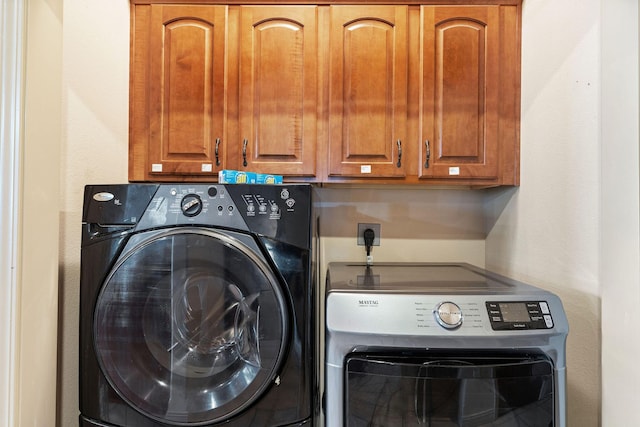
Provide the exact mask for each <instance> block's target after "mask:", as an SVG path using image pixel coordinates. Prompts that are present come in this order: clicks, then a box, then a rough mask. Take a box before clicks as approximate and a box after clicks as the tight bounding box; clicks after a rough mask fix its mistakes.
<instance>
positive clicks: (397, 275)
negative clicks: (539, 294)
mask: <svg viewBox="0 0 640 427" xmlns="http://www.w3.org/2000/svg"><path fill="white" fill-rule="evenodd" d="M525 290H526V291H529V292H531V291H536V290H538V289H537V288H534V287H532V286H530V285H527V284H525V283H522V282H518V281H515V280H512V279H509V278H507V277H503V276H500V275H497V274H495V273H491V272H489V271H486V270H483V269H481V268H478V267H475V266H473V265H470V264H466V263H379V264H375V263H374V264H373V265H371V266H367V265H365V264H363V263H337V262H336V263H330V264H329V267H328V277H327V292H328V293H330V292H349V293H368V294H370V293H409V294H434V295H435V294H487V295H489V294H511V293H517V292H522V291H525Z"/></svg>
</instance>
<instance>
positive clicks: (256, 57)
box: [129, 4, 318, 181]
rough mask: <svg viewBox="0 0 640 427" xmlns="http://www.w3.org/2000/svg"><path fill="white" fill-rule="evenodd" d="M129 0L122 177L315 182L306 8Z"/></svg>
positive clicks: (314, 84) (313, 35) (313, 42)
mask: <svg viewBox="0 0 640 427" xmlns="http://www.w3.org/2000/svg"><path fill="white" fill-rule="evenodd" d="M230 9H231V8H230V7H229V6H219V5H163V4H152V5H147V4H139V5H135V6H134V8H133V9H132V10H133V14H134V15H133V21H132V31H133V38H132V47H133V49H132V52H133V56H132V58H133V60H132V73H131V76H132V77H131V88H132V92H131V113H130V118H131V131H130V158H129V166H130V167H129V178H130V180H131V181H173V180H178V181H181V180H195V181H215V180H216V179H217V172H218V171H219V170H221V169H238V170H246V171H253V172H265V173H270V174H279V175H284V176H287V177H294V178H293V179H302V180H304V179H311V180H313V179H315V175H316V161H317V145H316V142H317V131H316V129H317V123H318V118H317V108H318V102H317V97H318V81H317V76H318V42H317V28H316V26H317V16H316V10H317V8H316V7H315V6H247V7H238V6H237V7H234V8H232V9H231V10H230Z"/></svg>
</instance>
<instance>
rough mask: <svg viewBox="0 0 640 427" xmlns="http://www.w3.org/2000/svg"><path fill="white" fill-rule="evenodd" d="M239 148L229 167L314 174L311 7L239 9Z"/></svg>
mask: <svg viewBox="0 0 640 427" xmlns="http://www.w3.org/2000/svg"><path fill="white" fill-rule="evenodd" d="M239 36H240V37H239V47H238V49H237V50H236V49H234V51H237V52H239V55H240V61H239V85H238V86H239V105H238V111H239V126H238V132H237V135H236V136H235V140H234V141H233V144H235V145H236V147H237V149H238V150H240V155H235V156H234V160H235V162H234V163H232V164H230V166H231V169H238V170H248V171H256V172H265V173H271V174H277V175H285V176H297V177H314V176H315V174H316V157H317V152H316V151H317V148H316V141H317V124H318V115H317V108H318V30H317V8H316V7H314V6H288V7H283V6H257V7H253V6H246V7H241V8H240V35H239Z"/></svg>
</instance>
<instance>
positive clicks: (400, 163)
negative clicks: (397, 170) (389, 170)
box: [396, 140, 402, 167]
mask: <svg viewBox="0 0 640 427" xmlns="http://www.w3.org/2000/svg"><path fill="white" fill-rule="evenodd" d="M396 144H398V163H397V164H396V166H397V167H401V166H402V141H401V140H397V141H396Z"/></svg>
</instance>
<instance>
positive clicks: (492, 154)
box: [418, 5, 519, 184]
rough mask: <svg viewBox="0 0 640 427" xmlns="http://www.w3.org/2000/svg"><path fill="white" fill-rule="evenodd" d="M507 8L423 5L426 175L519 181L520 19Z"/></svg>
mask: <svg viewBox="0 0 640 427" xmlns="http://www.w3.org/2000/svg"><path fill="white" fill-rule="evenodd" d="M503 9H504V10H501V6H498V5H489V6H466V7H465V6H454V7H448V6H423V7H421V22H422V49H421V56H420V60H421V61H420V68H421V70H422V72H421V79H422V80H421V90H420V96H421V102H420V106H421V109H420V125H421V129H420V134H421V142H420V165H419V173H418V175H419V178H420V179H424V180H431V179H435V180H441V181H442V180H446V181H449V182H455V181H464V182H470V183H473V182H474V181H480V182H486V183H488V184H491V183H496V184H515V183H516V182H517V177H516V176H514V172H513V168H514V162H516V163H517V158H516V153H517V150H516V146H517V142H518V141H517V140H518V135H517V132H513V129H511V132H509V126H513V122H514V121H515V120H516V119H517V112H518V107H517V105H516V102H517V101H519V98H518V96H517V91H516V87H517V85H518V80H517V76H516V75H515V73H514V71H513V68H512V67H513V66H512V65H510V62H512V61H516V60H518V58H519V56H518V54H517V52H518V50H517V48H516V44H515V40H518V34H516V27H511V26H510V25H509V19H510V18H511V19H513V22H511V25H513V24H515V23H516V22H517V21H516V20H515V15H514V13H515V9H513V10H511V11H510V10H509V9H506V8H503ZM509 38H512V39H513V40H509ZM501 105H502V106H503V107H506V108H504V109H503V110H501ZM501 126H503V127H504V128H503V129H502V131H503V133H500V131H501Z"/></svg>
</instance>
